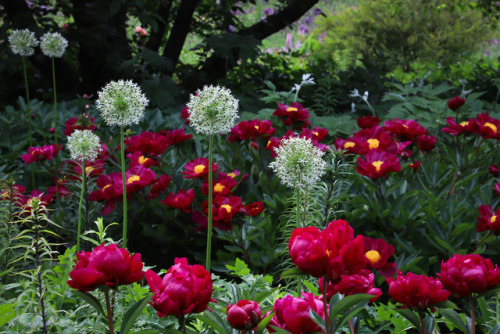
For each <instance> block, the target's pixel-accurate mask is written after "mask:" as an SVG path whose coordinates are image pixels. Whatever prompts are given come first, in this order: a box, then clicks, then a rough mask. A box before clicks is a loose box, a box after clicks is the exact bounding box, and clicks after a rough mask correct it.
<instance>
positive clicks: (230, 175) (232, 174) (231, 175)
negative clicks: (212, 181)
mask: <svg viewBox="0 0 500 334" xmlns="http://www.w3.org/2000/svg"><path fill="white" fill-rule="evenodd" d="M227 176H229V177H232V178H233V179H234V178H235V177H236V174H234V173H233V172H231V173H228V174H227Z"/></svg>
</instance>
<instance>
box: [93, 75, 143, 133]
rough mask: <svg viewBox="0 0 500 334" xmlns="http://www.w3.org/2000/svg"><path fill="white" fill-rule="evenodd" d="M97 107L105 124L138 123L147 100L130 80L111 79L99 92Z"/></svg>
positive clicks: (123, 124)
mask: <svg viewBox="0 0 500 334" xmlns="http://www.w3.org/2000/svg"><path fill="white" fill-rule="evenodd" d="M98 95H99V97H98V99H97V109H99V110H100V111H101V116H102V118H103V119H104V121H105V122H106V124H107V125H118V126H128V125H130V124H134V123H135V124H138V123H139V121H140V120H141V118H142V117H144V109H145V108H146V106H147V105H148V103H149V100H148V99H147V98H146V96H145V95H144V94H143V93H142V91H141V89H140V88H139V86H137V84H135V83H133V82H132V81H130V80H127V81H125V80H118V81H111V82H110V83H108V84H107V85H106V87H104V88H103V89H102V90H101V91H100V92H99V93H98Z"/></svg>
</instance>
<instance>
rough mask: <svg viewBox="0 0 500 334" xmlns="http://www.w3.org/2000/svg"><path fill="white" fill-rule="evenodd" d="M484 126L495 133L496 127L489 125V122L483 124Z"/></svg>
mask: <svg viewBox="0 0 500 334" xmlns="http://www.w3.org/2000/svg"><path fill="white" fill-rule="evenodd" d="M484 126H487V127H489V128H490V129H491V130H493V132H495V133H497V127H496V126H495V125H494V124H491V123H489V122H486V123H484Z"/></svg>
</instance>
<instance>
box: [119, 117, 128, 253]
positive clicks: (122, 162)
mask: <svg viewBox="0 0 500 334" xmlns="http://www.w3.org/2000/svg"><path fill="white" fill-rule="evenodd" d="M124 137H125V134H124V130H123V126H120V160H121V164H122V180H123V237H122V239H123V248H127V180H126V179H125V147H124V145H125V139H124Z"/></svg>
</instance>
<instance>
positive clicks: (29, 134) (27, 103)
mask: <svg viewBox="0 0 500 334" xmlns="http://www.w3.org/2000/svg"><path fill="white" fill-rule="evenodd" d="M21 58H22V60H23V72H24V86H25V87H26V114H27V118H28V142H29V144H30V147H33V130H32V129H31V104H30V89H29V86H28V74H27V73H26V60H25V59H24V58H25V57H24V56H23V57H21ZM31 183H32V184H33V188H35V171H34V170H33V166H31Z"/></svg>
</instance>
